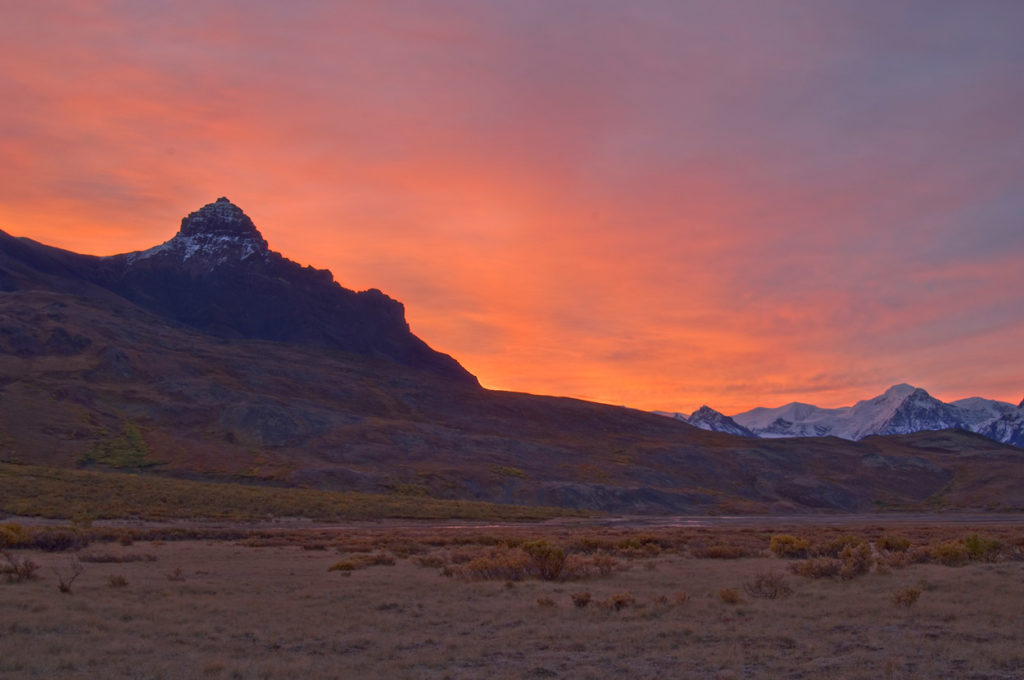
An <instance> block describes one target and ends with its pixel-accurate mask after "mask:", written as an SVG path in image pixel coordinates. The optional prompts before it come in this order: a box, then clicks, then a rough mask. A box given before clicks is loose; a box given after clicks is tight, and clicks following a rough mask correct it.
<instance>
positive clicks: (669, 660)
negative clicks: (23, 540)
mask: <svg viewBox="0 0 1024 680" xmlns="http://www.w3.org/2000/svg"><path fill="white" fill-rule="evenodd" d="M880 521H883V520H881V519H880ZM0 526H3V525H0ZM34 531H42V530H40V529H25V530H24V531H19V530H16V529H12V528H11V527H9V526H8V527H7V528H6V534H5V535H6V536H8V541H10V537H11V536H14V535H24V534H25V533H26V532H27V533H33V532H34ZM67 531H72V530H71V529H67ZM75 531H77V533H78V534H79V535H80V536H81V538H82V540H81V542H80V543H79V544H78V545H77V549H76V550H64V551H57V552H45V551H40V550H37V549H24V548H18V549H11V548H10V545H11V543H10V542H9V543H8V549H7V550H6V555H8V556H10V557H11V558H13V560H14V561H15V562H19V563H21V564H24V562H26V561H31V562H34V563H35V564H37V565H38V567H39V568H38V570H37V571H36V572H35V575H36V576H38V578H34V579H26V580H23V581H16V579H14V578H13V577H12V578H10V579H9V580H11V581H12V582H9V583H3V582H0V677H3V678H12V679H21V678H79V677H104V678H167V679H168V680H170V679H175V678H215V679H216V678H225V679H228V678H266V679H274V678H294V677H308V678H354V677H359V678H482V677H487V678H609V677H623V678H720V679H726V678H839V679H852V678H865V679H867V678H871V679H872V680H874V679H877V678H894V679H895V678H974V679H982V678H988V679H996V678H999V679H1004V678H1006V679H1008V678H1021V677H1024V626H1022V624H1021V619H1020V612H1021V611H1024V526H1019V525H1013V524H1005V523H1004V524H1000V525H992V526H978V527H972V528H971V529H969V530H965V529H964V528H963V527H960V526H929V527H911V526H898V527H885V526H882V525H872V526H863V527H856V528H851V527H831V528H830V527H808V526H802V527H767V526H766V527H765V528H759V527H747V528H714V529H708V528H678V529H658V530H646V531H638V530H631V529H612V528H600V527H595V526H561V527H550V526H549V527H542V526H537V525H534V526H521V527H486V526H482V525H481V526H477V527H437V526H401V527H390V528H389V527H387V526H380V527H373V526H366V525H352V526H351V527H348V528H319V529H304V530H299V529H288V530H266V529H263V530H241V528H240V530H239V531H237V532H236V533H235V534H233V535H231V536H233V537H232V538H231V540H226V539H225V538H224V537H226V536H229V535H230V534H227V533H223V532H222V533H219V534H218V533H214V532H211V533H209V534H207V535H206V537H205V538H204V539H202V540H195V539H189V540H143V539H145V538H146V537H149V538H152V537H154V536H157V535H163V536H166V537H168V538H173V537H180V536H189V535H201V534H195V533H192V534H190V533H188V532H175V531H170V530H165V531H163V533H159V532H160V530H159V529H153V528H147V529H128V528H125V529H120V530H111V529H98V528H92V529H90V528H83V527H79V528H78V529H77V530H75ZM975 532H977V535H976V534H975ZM780 535H792V536H793V537H794V538H795V539H797V540H796V541H795V542H793V541H789V542H786V541H779V540H776V542H775V544H774V545H775V546H776V552H772V551H771V550H770V549H769V546H770V545H773V544H772V537H773V536H780ZM218 536H219V537H220V539H219V540H218V539H217V537H218ZM975 536H976V537H975ZM804 540H806V547H803V546H805V544H804V543H803V541H804ZM783 543H785V544H786V545H788V546H789V548H793V546H796V548H797V549H802V550H804V551H805V552H804V554H803V555H802V556H801V557H800V558H783V557H779V556H778V555H777V554H776V553H777V552H779V551H781V550H782V548H781V547H780V546H781V545H782V544H783ZM83 544H87V545H83ZM859 545H868V546H869V547H870V551H868V552H869V554H870V556H871V557H870V562H869V565H868V566H869V569H868V570H867V572H866V573H862V574H861V573H858V574H854V575H852V576H849V578H846V579H843V578H841V577H838V576H836V577H834V578H806V577H801V576H797V575H795V574H794V573H793V570H792V565H801V564H807V563H809V562H810V561H811V560H815V559H816V560H827V559H830V558H829V557H827V555H829V554H839V555H843V554H845V553H843V552H841V551H842V550H846V549H847V547H850V546H859ZM881 546H884V547H881ZM957 546H959V547H957ZM853 552H855V551H849V554H853ZM951 556H952V557H951ZM553 558H554V559H555V562H556V563H557V565H556V566H557V567H558V568H557V569H554V570H551V569H550V568H549V569H548V571H546V572H545V571H544V570H543V569H540V567H544V566H546V567H551V565H552V564H553V562H552V561H551V560H552V559H553ZM562 558H564V560H563V561H559V560H560V559H562ZM954 558H955V559H954ZM836 559H838V558H836ZM843 559H846V558H843ZM7 561H8V562H10V560H7ZM944 561H945V562H947V563H948V564H960V565H961V566H947V564H944V563H943V562H944ZM76 562H77V563H78V564H79V565H80V566H81V575H80V576H79V577H78V578H77V579H76V580H75V581H74V582H73V583H72V585H71V592H70V593H62V592H60V590H59V588H58V585H59V582H60V581H61V580H67V579H68V577H69V576H70V575H71V574H72V573H73V565H74V564H75V563H76ZM3 564H4V560H3V559H0V568H2V566H3ZM766 577H768V578H767V579H766ZM759 580H760V581H761V583H762V585H763V584H764V582H765V580H767V581H768V582H774V583H775V584H776V585H779V586H781V588H779V589H777V590H772V589H767V590H766V589H763V588H762V589H759V588H758V587H757V585H758V582H759ZM787 590H788V591H790V592H787ZM728 591H732V592H728ZM772 593H774V594H775V595H776V597H775V598H774V599H768V598H767V597H765V596H766V595H769V594H772ZM584 594H587V596H584ZM908 594H910V595H908ZM584 603H585V604H584ZM581 605H583V606H581Z"/></svg>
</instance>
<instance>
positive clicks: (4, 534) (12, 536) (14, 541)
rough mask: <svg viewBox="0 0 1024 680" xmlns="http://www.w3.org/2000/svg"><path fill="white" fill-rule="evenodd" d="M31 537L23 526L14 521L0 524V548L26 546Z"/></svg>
mask: <svg viewBox="0 0 1024 680" xmlns="http://www.w3.org/2000/svg"><path fill="white" fill-rule="evenodd" d="M30 540H31V537H30V536H29V533H28V531H26V530H25V527H23V526H21V525H20V524H15V523H14V522H8V523H7V524H0V550H2V549H4V548H26V547H28V546H29V542H30Z"/></svg>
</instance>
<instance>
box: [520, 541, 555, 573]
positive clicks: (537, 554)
mask: <svg viewBox="0 0 1024 680" xmlns="http://www.w3.org/2000/svg"><path fill="white" fill-rule="evenodd" d="M522 549H523V551H524V552H525V553H526V554H527V555H529V556H530V558H531V559H532V562H533V564H532V567H533V569H534V570H535V571H536V573H537V576H538V577H539V578H541V579H543V580H545V581H554V580H555V579H557V578H558V577H559V576H560V575H561V574H562V567H564V566H565V552H564V551H563V550H562V549H561V548H558V547H556V546H553V545H551V544H549V543H548V542H547V541H545V540H539V541H530V542H528V543H523V546H522Z"/></svg>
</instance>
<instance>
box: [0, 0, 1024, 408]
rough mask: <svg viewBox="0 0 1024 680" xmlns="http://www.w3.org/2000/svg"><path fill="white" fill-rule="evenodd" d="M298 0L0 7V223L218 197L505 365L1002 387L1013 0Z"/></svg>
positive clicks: (154, 218)
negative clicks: (971, 0) (283, 0)
mask: <svg viewBox="0 0 1024 680" xmlns="http://www.w3.org/2000/svg"><path fill="white" fill-rule="evenodd" d="M288 4H289V6H288V7H284V6H283V3H270V2H256V1H255V0H254V1H253V2H251V3H246V5H245V10H246V11H245V13H244V14H242V13H240V6H239V5H237V4H235V3H228V2H204V3H198V2H197V3H175V4H174V5H173V6H172V5H170V4H161V3H131V2H103V1H94V2H83V3H55V2H53V3H51V2H33V3H18V4H13V3H6V4H5V6H4V7H3V8H0V45H2V46H0V100H2V101H3V102H5V103H4V106H3V107H2V109H0V158H2V159H3V163H2V164H0V229H3V230H4V231H7V232H9V233H12V234H15V235H21V236H28V237H30V238H34V239H36V240H39V241H43V242H45V243H49V244H52V245H57V246H60V247H64V248H68V249H71V250H76V251H79V252H87V253H94V254H110V253H115V252H124V251H130V250H136V249H143V248H147V247H150V246H152V245H155V244H157V243H159V242H162V241H164V240H167V239H168V238H170V237H171V236H172V235H173V234H174V232H175V231H176V230H177V226H178V223H179V221H180V219H181V217H182V216H184V215H185V214H187V213H188V212H190V211H192V210H195V209H197V208H198V207H200V206H201V205H203V204H205V203H208V202H210V201H212V200H214V199H215V198H217V197H218V196H222V195H224V196H228V197H229V198H230V199H231V200H232V201H233V202H235V203H236V204H238V205H240V206H241V207H242V208H243V209H244V210H245V211H246V212H247V213H248V214H249V215H250V216H251V217H252V218H253V220H254V221H255V222H256V224H257V226H258V227H259V228H260V229H261V231H262V233H263V235H264V237H265V238H266V239H267V240H268V241H269V242H270V245H271V247H272V248H273V249H275V250H278V251H280V252H282V253H284V254H285V255H286V256H288V257H291V258H292V259H295V260H298V261H299V262H302V263H304V264H305V263H308V264H313V265H315V266H317V267H321V268H329V269H331V270H332V271H333V272H334V275H335V278H336V279H337V280H338V281H339V282H340V283H341V284H342V285H344V286H346V287H350V288H355V289H365V288H370V287H376V288H380V289H382V290H384V291H385V292H387V293H388V294H390V295H391V296H392V297H395V298H397V299H399V300H402V301H403V302H404V303H405V305H406V310H407V317H408V319H409V321H410V324H411V326H412V328H413V330H414V332H416V333H417V334H418V335H420V336H421V337H423V338H424V339H425V340H427V341H428V342H429V343H430V344H431V345H432V346H434V347H435V348H437V349H440V350H442V351H445V352H448V353H450V354H452V355H453V356H455V357H456V358H457V359H459V361H461V362H462V363H463V364H464V365H465V366H466V367H467V368H468V369H469V370H470V371H472V372H473V373H474V374H476V375H477V376H478V377H479V378H480V380H481V382H482V383H483V384H484V385H485V386H487V387H493V388H501V389H512V390H522V391H529V392H535V393H545V394H557V395H567V396H577V397H582V398H586V399H592V400H597V401H603V402H609V403H615V404H625V405H630V406H635V407H638V408H647V409H662V410H678V411H691V410H693V409H695V408H697V407H699V406H700V405H701V404H705V403H706V404H709V405H711V406H713V407H715V408H717V409H719V410H721V411H724V412H726V413H735V412H738V411H741V410H745V409H748V408H751V407H754V406H759V405H763V406H776V405H780V404H783V403H786V402H788V401H792V400H800V401H808V402H811V403H816V404H819V405H821V406H838V405H845V404H850V403H853V402H854V401H856V400H858V399H861V398H867V397H870V396H874V395H875V394H878V393H880V392H881V391H883V390H884V389H885V388H886V387H888V386H889V385H891V384H894V383H898V382H910V383H912V384H915V385H918V386H921V387H924V388H925V389H927V390H929V391H930V392H931V393H932V394H934V395H935V396H938V397H940V398H943V399H956V398H961V397H966V396H973V395H981V396H987V397H991V398H999V399H1004V400H1007V401H1012V402H1014V403H1017V402H1018V401H1020V399H1021V397H1024V362H1022V361H1021V360H1020V355H1021V351H1020V348H1021V346H1022V345H1024V266H1022V265H1024V223H1022V216H1024V187H1022V186H1021V183H1022V178H1024V128H1022V126H1021V125H1020V121H1019V113H1020V111H1022V110H1024V83H1022V80H1021V78H1020V73H1021V72H1022V68H1024V47H1022V43H1021V41H1020V40H1019V36H1020V35H1021V34H1024V5H1022V4H1020V3H1013V2H1010V3H999V2H991V3H986V4H985V5H984V9H978V7H979V6H977V5H973V4H972V3H948V4H946V3H935V2H931V1H929V2H913V1H907V2H902V3H890V2H885V1H882V0H878V1H877V2H874V1H867V0H856V1H853V0H851V1H850V2H845V1H837V2H832V3H806V2H792V3H790V2H778V3H770V5H771V6H770V7H769V6H768V5H769V4H768V3H763V4H762V3H738V2H736V3H733V2H721V3H717V2H716V3H711V2H656V1H653V0H652V1H649V2H648V1H639V2H631V3H628V4H627V3H600V2H582V1H581V2H569V1H566V2H560V3H549V2H539V1H538V2H532V1H524V2H516V3H498V2H492V3H489V2H475V1H474V2H470V1H468V0H467V1H466V2H457V1H451V2H382V3H378V2H372V3H371V2H354V3H344V6H343V7H339V6H338V5H339V3H317V2H297V3H288ZM69 5H71V6H69Z"/></svg>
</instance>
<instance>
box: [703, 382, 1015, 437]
mask: <svg viewBox="0 0 1024 680" xmlns="http://www.w3.org/2000/svg"><path fill="white" fill-rule="evenodd" d="M705 408H707V407H705ZM715 413H717V412H715ZM719 415H720V416H721V417H720V418H718V419H709V418H707V417H705V418H702V420H701V422H702V423H705V424H706V425H707V427H706V429H715V430H716V431H723V432H729V433H731V434H738V432H737V431H736V430H735V428H733V427H730V426H729V425H728V424H724V422H725V421H723V420H722V419H725V418H730V417H729V416H725V415H722V414H719ZM692 417H693V416H691V418H692ZM730 419H731V421H732V422H733V423H735V424H736V425H738V426H739V427H741V428H745V429H747V430H748V431H749V432H750V433H751V434H750V436H755V437H760V438H775V437H822V436H835V437H840V438H842V439H848V440H852V441H858V440H861V439H863V438H865V437H869V436H872V435H899V434H910V433H914V432H922V431H934V430H945V429H951V428H954V429H955V428H958V429H962V430H965V431H968V432H974V433H977V434H981V435H983V436H986V437H989V438H990V439H994V440H995V441H999V442H1002V443H1008V444H1013V445H1017V446H1021V445H1024V407H1021V406H1014V405H1013V404H1010V403H1008V402H1000V401H996V400H992V399H984V398H982V397H969V398H967V399H959V400H956V401H954V402H951V403H945V402H942V401H940V400H938V399H936V398H934V397H932V396H931V395H930V394H929V393H928V392H927V391H925V390H924V389H921V388H919V387H914V386H913V385H909V384H906V383H900V384H897V385H893V386H892V387H890V388H888V389H887V390H886V391H885V392H883V393H882V394H880V395H878V396H876V397H873V398H871V399H863V400H861V401H858V402H857V403H856V404H854V405H852V406H843V407H839V408H821V407H818V406H814V405H813V404H805V403H801V402H791V403H789V404H784V405H783V406H779V407H775V408H766V407H757V408H753V409H750V410H748V411H744V412H742V413H737V414H735V415H733V416H731V418H730ZM684 420H685V421H686V422H689V419H684ZM718 428H721V429H718Z"/></svg>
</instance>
